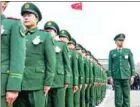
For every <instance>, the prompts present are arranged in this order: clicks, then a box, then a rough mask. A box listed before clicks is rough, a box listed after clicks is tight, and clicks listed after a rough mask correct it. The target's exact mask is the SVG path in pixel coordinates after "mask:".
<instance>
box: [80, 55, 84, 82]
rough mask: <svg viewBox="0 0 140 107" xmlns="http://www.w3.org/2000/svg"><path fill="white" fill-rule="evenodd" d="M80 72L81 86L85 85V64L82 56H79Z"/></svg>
mask: <svg viewBox="0 0 140 107" xmlns="http://www.w3.org/2000/svg"><path fill="white" fill-rule="evenodd" d="M79 72H80V80H79V81H80V84H84V79H85V76H84V62H83V60H82V56H81V55H79Z"/></svg>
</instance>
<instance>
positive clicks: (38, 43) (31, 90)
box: [14, 3, 56, 107]
mask: <svg viewBox="0 0 140 107" xmlns="http://www.w3.org/2000/svg"><path fill="white" fill-rule="evenodd" d="M21 15H22V16H23V23H24V25H25V27H26V30H25V31H23V33H24V34H25V35H26V58H25V68H24V75H23V81H22V91H21V92H20V94H19V96H18V98H17V100H16V101H15V104H14V107H44V106H45V96H46V95H47V93H48V91H49V90H50V88H51V85H52V82H53V79H54V74H55V65H56V56H55V50H54V43H53V40H52V37H51V35H50V33H48V32H45V31H41V30H39V29H38V28H37V24H38V22H39V21H40V20H41V19H42V16H41V12H40V10H39V9H38V7H37V6H35V5H34V4H33V3H25V4H24V5H23V6H22V8H21ZM18 58H19V57H18Z"/></svg>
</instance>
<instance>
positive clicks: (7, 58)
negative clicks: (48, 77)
mask: <svg viewBox="0 0 140 107" xmlns="http://www.w3.org/2000/svg"><path fill="white" fill-rule="evenodd" d="M0 5H1V6H0V7H1V107H8V106H11V105H12V104H13V102H14V101H15V100H16V98H17V97H18V94H19V91H21V82H22V76H23V71H24V61H25V38H24V35H21V34H20V30H21V29H22V25H21V22H20V20H19V19H16V18H6V17H5V15H4V14H3V12H4V10H5V9H6V7H7V5H8V2H7V1H2V2H0ZM15 25H16V26H15Z"/></svg>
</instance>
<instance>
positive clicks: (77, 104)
mask: <svg viewBox="0 0 140 107" xmlns="http://www.w3.org/2000/svg"><path fill="white" fill-rule="evenodd" d="M76 51H77V53H78V71H79V90H78V91H77V92H76V93H75V94H74V107H80V103H82V102H80V99H81V97H80V93H81V89H82V86H84V75H85V74H84V66H83V64H84V62H83V57H82V46H81V45H80V44H77V45H76Z"/></svg>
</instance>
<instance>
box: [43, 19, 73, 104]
mask: <svg viewBox="0 0 140 107" xmlns="http://www.w3.org/2000/svg"><path fill="white" fill-rule="evenodd" d="M48 28H51V29H54V30H55V31H56V32H57V34H59V27H58V25H57V24H56V23H55V22H53V21H48V22H47V23H46V24H45V26H44V29H45V30H47V29H48ZM54 42H55V52H56V73H55V77H54V80H53V83H52V89H51V90H50V91H49V102H48V106H46V107H65V88H64V84H69V83H70V72H71V68H70V60H69V57H68V52H69V50H68V48H67V44H65V43H64V42H61V41H57V40H54Z"/></svg>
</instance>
